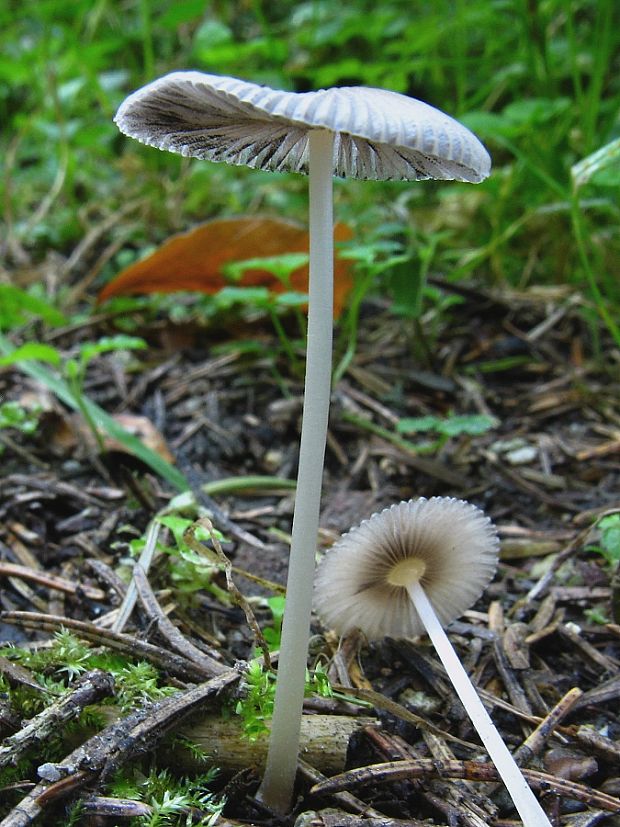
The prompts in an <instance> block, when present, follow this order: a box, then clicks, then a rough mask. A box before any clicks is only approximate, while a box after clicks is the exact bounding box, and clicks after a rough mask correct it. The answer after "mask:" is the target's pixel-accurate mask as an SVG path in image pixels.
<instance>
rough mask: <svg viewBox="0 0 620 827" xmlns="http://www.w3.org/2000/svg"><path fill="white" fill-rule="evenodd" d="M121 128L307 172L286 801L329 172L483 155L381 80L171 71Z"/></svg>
mask: <svg viewBox="0 0 620 827" xmlns="http://www.w3.org/2000/svg"><path fill="white" fill-rule="evenodd" d="M115 121H116V124H117V125H118V127H119V129H120V130H121V132H124V133H125V134H126V135H130V136H131V137H133V138H137V139H138V140H139V141H141V142H142V143H145V144H149V145H150V146H155V147H158V148H159V149H164V150H169V151H171V152H178V153H180V154H181V155H186V156H191V157H194V158H204V159H207V160H210V161H223V162H225V163H229V164H237V165H239V164H241V165H246V166H250V167H254V168H256V169H266V170H273V171H276V172H301V173H307V174H308V176H309V213H310V221H309V227H310V261H309V271H310V276H309V295H308V340H307V357H306V380H305V389H304V408H303V416H302V429H301V442H300V450H299V470H298V479H297V493H296V498H295V512H294V516H293V528H292V543H291V553H290V564H289V574H288V585H287V608H286V611H285V615H284V623H283V628H282V644H281V648H280V660H279V670H278V672H279V679H278V683H277V687H276V697H275V706H274V714H273V720H272V728H271V737H270V747H269V755H268V758H267V768H266V771H265V777H264V780H263V784H262V786H261V790H260V792H259V795H260V797H261V799H262V800H263V802H264V803H265V804H267V805H269V806H270V807H272V809H274V810H278V811H280V812H284V811H286V810H287V809H288V808H289V806H290V799H291V796H292V789H293V781H294V778H295V773H296V769H297V767H296V755H297V753H298V744H299V729H300V725H301V713H302V703H303V693H304V682H305V670H306V662H307V649H308V639H309V632H310V614H311V604H312V580H313V575H314V557H315V551H316V539H317V534H318V525H319V506H320V497H321V483H322V474H323V462H324V454H325V444H326V436H327V419H328V413H329V401H330V390H331V361H332V316H333V312H332V307H333V206H332V177H333V176H334V175H338V176H351V177H354V178H366V179H376V180H378V179H382V180H418V179H421V178H436V179H444V180H448V179H450V180H458V181H469V182H472V183H478V182H480V181H482V180H483V179H484V178H486V177H487V175H488V174H489V171H490V166H491V161H490V158H489V155H488V153H487V151H486V150H485V148H484V147H483V146H482V144H481V143H480V141H479V140H478V139H477V138H476V137H475V136H474V135H473V134H472V133H471V132H470V131H469V130H468V129H466V128H465V127H464V126H462V125H461V124H459V123H458V122H457V121H455V120H453V119H452V118H450V117H449V116H448V115H445V114H444V113H443V112H440V111H439V110H437V109H435V108H433V107H432V106H429V105H428V104H426V103H423V102H421V101H418V100H415V99H414V98H409V97H406V96H405V95H399V94H397V93H395V92H389V91H385V90H382V89H368V88H365V87H349V88H334V89H322V90H320V91H318V92H303V93H294V92H283V91H276V90H274V89H269V88H267V87H265V86H259V85H257V84H255V83H248V82H246V81H243V80H238V79H236V78H230V77H220V76H218V75H208V74H203V73H201V72H173V73H172V74H169V75H166V76H165V77H162V78H160V79H159V80H156V81H153V82H152V83H149V84H148V85H147V86H145V87H143V88H142V89H139V90H138V91H136V92H134V93H133V94H132V95H130V96H129V97H128V98H127V99H126V100H125V101H124V103H123V104H122V105H121V107H120V109H119V110H118V113H117V115H116V118H115Z"/></svg>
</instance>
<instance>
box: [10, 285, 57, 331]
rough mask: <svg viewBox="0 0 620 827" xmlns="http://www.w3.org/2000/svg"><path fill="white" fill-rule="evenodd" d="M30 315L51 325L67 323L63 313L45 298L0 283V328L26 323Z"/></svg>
mask: <svg viewBox="0 0 620 827" xmlns="http://www.w3.org/2000/svg"><path fill="white" fill-rule="evenodd" d="M28 316H37V317H38V318H40V319H43V321H44V322H47V323H48V324H50V325H53V326H58V325H62V324H66V321H67V320H66V318H65V317H64V316H63V314H62V313H61V312H60V311H59V310H56V308H55V307H52V305H51V304H48V303H47V302H46V301H43V299H40V298H37V297H36V296H31V295H30V293H26V292H25V291H24V290H20V289H19V287H14V286H13V285H12V284H0V330H11V329H13V328H15V327H17V326H18V325H21V324H24V322H26V321H27V319H28Z"/></svg>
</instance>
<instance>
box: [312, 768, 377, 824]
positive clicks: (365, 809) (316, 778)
mask: <svg viewBox="0 0 620 827" xmlns="http://www.w3.org/2000/svg"><path fill="white" fill-rule="evenodd" d="M298 768H299V772H300V774H301V775H302V776H303V777H304V778H305V779H306V781H308V782H310V783H311V784H313V785H316V784H322V783H323V782H325V781H327V780H328V779H327V777H326V776H324V775H323V773H321V772H319V771H318V770H317V769H316V767H313V766H311V765H310V764H308V763H307V762H306V761H304V760H303V758H300V759H299V762H298ZM333 798H334V800H335V801H336V802H337V803H338V804H339V805H340V806H341V807H342V808H343V809H345V810H349V812H352V813H359V814H360V815H364V816H368V817H369V818H381V819H385V816H384V815H383V813H381V812H379V810H375V809H374V808H373V807H369V806H368V804H366V802H365V801H361V799H359V798H356V797H355V796H354V795H352V794H351V793H348V792H341V793H334V795H333Z"/></svg>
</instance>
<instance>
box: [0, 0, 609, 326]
mask: <svg viewBox="0 0 620 827" xmlns="http://www.w3.org/2000/svg"><path fill="white" fill-rule="evenodd" d="M619 47H620V5H619V4H618V3H617V0H468V2H466V0H434V2H424V0H413V2H412V0H385V2H382V3H381V4H377V3H371V2H369V0H351V2H350V3H348V4H347V5H346V7H345V6H343V5H342V4H340V5H337V6H334V4H333V3H331V2H329V0H308V2H290V0H279V2H278V3H266V2H261V0H219V2H215V1H214V2H204V0H185V1H184V2H177V3H171V2H169V1H168V0H125V2H123V3H121V2H118V0H94V2H93V0H75V2H72V3H70V4H67V3H61V2H60V0H42V1H41V2H35V0H26V2H22V3H17V2H15V0H8V2H6V3H4V4H3V5H2V6H1V7H0V123H1V124H2V133H1V135H0V159H1V163H2V172H1V175H0V187H1V188H2V193H0V203H1V204H2V206H1V207H0V262H1V261H4V273H3V271H2V269H0V281H2V280H4V281H7V278H8V277H7V273H8V276H11V274H12V272H13V270H14V268H15V266H17V265H20V264H23V263H24V261H33V260H34V261H37V260H40V259H42V258H44V257H45V256H46V254H48V253H49V251H50V249H52V250H55V251H58V252H60V253H62V254H63V255H64V256H70V255H71V253H72V252H74V251H75V248H76V246H77V245H78V244H80V242H83V241H84V239H85V238H87V237H88V236H89V233H91V234H92V233H96V234H97V243H96V244H95V243H93V244H92V245H91V246H92V248H93V249H92V251H91V253H92V255H91V257H90V258H89V257H88V255H86V254H84V255H83V259H82V260H83V261H84V262H86V264H91V265H92V263H93V257H94V251H95V250H97V251H99V252H100V251H101V249H102V248H106V249H110V250H111V251H112V252H111V253H110V255H108V256H104V261H103V262H102V264H101V271H102V275H101V276H100V278H102V279H105V278H107V277H111V276H112V275H114V273H115V272H117V271H118V270H119V269H120V268H121V266H123V265H124V264H126V263H127V258H128V257H129V258H135V257H138V256H140V255H141V254H143V253H144V251H145V250H146V249H147V248H149V247H150V246H151V245H153V244H154V243H158V242H159V241H161V240H162V239H163V238H165V237H167V236H168V235H169V234H170V233H172V232H175V231H178V230H181V229H186V228H187V227H189V226H191V225H192V224H194V223H196V222H197V221H202V220H205V219H206V218H209V217H211V216H216V215H221V214H227V215H231V214H235V213H240V212H256V211H258V210H261V211H267V212H271V213H273V214H275V215H283V214H286V215H287V216H293V217H295V216H297V217H299V218H300V219H302V220H304V219H305V217H306V212H305V182H304V181H303V179H301V178H299V176H284V175H274V174H269V173H260V172H255V171H251V170H247V169H243V168H229V167H225V166H223V165H215V164H210V163H205V162H194V161H191V160H187V159H181V158H180V157H177V156H173V155H170V154H168V153H161V152H157V151H155V150H153V149H148V148H144V147H141V146H139V145H138V144H136V143H134V142H131V141H128V140H126V139H124V138H123V137H121V136H120V135H119V134H118V131H117V130H116V128H115V126H114V124H113V122H112V117H113V114H114V112H115V110H116V108H117V106H118V105H119V103H120V102H121V100H122V99H123V98H124V97H125V96H126V94H127V93H129V92H130V91H132V90H133V89H135V88H136V87H137V86H140V85H141V84H143V83H145V82H147V81H149V80H152V79H154V78H155V77H157V76H159V75H161V74H164V73H166V72H168V71H171V70H175V69H185V68H192V69H198V70H202V71H207V72H215V73H220V74H232V75H237V76H240V77H243V78H245V79H248V80H253V81H257V82H264V83H268V84H270V85H273V86H276V87H281V88H290V89H295V90H307V89H313V88H318V87H320V86H325V85H333V84H337V85H347V84H364V85H374V86H382V87H386V88H391V89H394V90H396V91H399V92H404V93H407V94H411V95H414V96H416V97H420V98H422V99H424V100H427V101H429V102H430V103H432V104H434V105H436V106H438V107H439V108H441V109H444V110H445V111H447V112H449V113H450V114H452V115H454V116H456V117H458V118H460V119H461V120H463V121H464V122H465V123H466V124H467V125H468V126H470V128H472V129H473V130H474V131H476V133H477V134H478V135H479V136H480V137H481V138H482V139H483V140H484V141H485V142H486V144H487V145H488V147H489V149H490V151H491V153H492V156H493V159H494V173H493V175H492V176H491V178H490V179H489V180H488V181H486V182H485V183H483V184H481V185H478V186H476V187H473V186H468V185H464V184H450V183H448V184H446V183H440V184H435V183H433V182H425V183H420V184H413V185H412V184H408V183H407V184H405V183H404V184H398V183H391V184H383V183H367V182H357V181H347V182H342V183H341V184H339V186H338V188H337V211H338V216H339V218H340V219H342V220H347V221H349V222H351V223H352V224H353V225H354V227H355V228H356V230H357V233H358V239H360V241H361V242H362V243H369V244H372V243H375V242H377V241H378V240H381V241H385V240H386V239H395V240H397V241H399V242H402V243H403V245H404V249H405V250H406V255H407V257H408V258H407V266H406V268H405V269H406V270H407V272H408V273H410V275H411V279H410V280H408V279H406V278H403V269H402V267H400V268H396V270H395V271H394V272H392V271H390V270H388V271H387V272H384V273H382V274H381V275H380V277H379V279H378V281H380V282H382V284H383V285H384V287H385V288H386V289H387V290H389V291H390V293H391V295H392V298H393V299H394V303H395V306H396V307H398V308H399V312H401V313H402V309H403V307H409V308H410V309H411V308H413V309H411V312H412V313H413V312H418V311H419V294H420V291H422V290H424V278H423V277H420V273H422V276H423V275H424V274H425V273H426V272H428V271H429V269H431V270H433V271H435V272H438V271H439V272H442V273H444V274H446V275H447V276H448V277H450V278H455V279H457V278H460V277H463V276H467V275H470V274H472V273H475V274H476V276H477V277H478V278H484V279H486V280H488V281H489V282H490V283H492V284H498V285H505V284H510V285H513V286H517V287H524V286H526V285H528V284H531V283H544V284H571V285H574V286H577V287H583V290H584V292H585V294H586V295H587V296H588V297H589V298H590V299H594V306H595V307H596V308H597V309H598V311H599V314H600V315H601V316H602V317H603V318H604V320H605V321H606V323H607V325H608V327H610V329H611V328H613V312H614V310H615V309H617V308H618V305H619V304H620V287H619V282H618V280H617V274H618V273H617V270H618V265H617V262H618V261H620V232H619V226H620V225H619V220H618V219H619V213H620V208H619V205H618V188H619V186H620V176H619V174H618V168H617V153H616V154H615V155H614V154H613V152H610V153H608V157H609V158H610V159H611V160H610V161H609V163H605V164H601V165H600V169H598V168H597V170H595V172H594V174H592V175H591V176H590V177H589V178H586V179H584V180H583V183H581V185H580V186H579V187H577V186H574V185H573V182H572V179H571V168H572V167H573V165H575V164H577V163H578V162H580V161H582V159H584V158H586V157H588V156H590V155H592V153H595V152H596V151H597V150H600V149H601V148H602V147H605V146H607V145H610V146H612V147H613V146H616V144H614V143H612V142H614V141H617V139H618V137H619V136H620V71H619V70H620V65H619V64H620V48H619ZM0 267H1V264H0ZM46 289H47V292H48V294H49V293H50V292H51V293H53V292H54V291H56V292H57V293H59V294H61V295H62V293H63V290H64V291H66V290H67V289H68V288H67V286H66V284H65V286H64V287H63V285H62V284H58V283H55V284H51V285H47V288H46ZM416 290H417V291H418V293H417V294H416V295H414V296H413V298H412V297H411V294H412V291H413V292H414V293H415V291H416ZM48 297H49V295H48ZM61 306H62V302H61ZM609 308H611V310H610V309H609ZM616 333H617V330H616Z"/></svg>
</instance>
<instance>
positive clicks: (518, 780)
mask: <svg viewBox="0 0 620 827" xmlns="http://www.w3.org/2000/svg"><path fill="white" fill-rule="evenodd" d="M407 591H408V592H409V596H410V597H411V600H412V601H413V605H414V606H415V608H416V611H417V613H418V615H419V616H420V620H421V621H422V623H423V624H424V626H425V628H426V631H427V632H428V636H429V637H430V639H431V641H432V643H433V646H434V647H435V650H436V652H437V654H438V655H439V659H440V660H441V662H442V663H443V665H444V668H445V670H446V672H447V673H448V677H449V678H450V680H451V681H452V684H453V686H454V688H455V689H456V692H457V694H458V696H459V698H460V700H461V703H462V704H463V706H464V707H465V710H466V712H467V714H468V715H469V717H470V719H471V722H472V724H473V725H474V727H475V728H476V731H477V732H478V735H479V736H480V740H481V741H482V743H483V744H484V746H485V747H486V750H487V752H488V753H489V756H490V758H491V760H492V761H493V763H494V764H495V767H496V769H497V772H498V773H499V775H500V777H501V779H502V781H503V782H504V784H505V785H506V789H507V790H508V792H509V793H510V797H511V798H512V801H513V803H514V805H515V807H516V810H517V812H518V813H519V815H520V816H521V820H522V821H523V824H524V827H551V824H550V822H549V819H548V818H547V816H546V815H545V812H544V810H543V809H542V807H541V806H540V804H539V803H538V800H537V799H536V797H535V796H534V793H533V792H532V790H531V789H530V787H529V785H528V783H527V781H526V780H525V778H524V777H523V775H522V773H521V770H520V769H519V767H518V766H517V765H516V763H515V760H514V758H513V757H512V755H511V753H510V751H509V750H508V747H507V746H506V744H505V743H504V741H503V740H502V737H501V736H500V734H499V732H498V731H497V729H496V728H495V724H494V723H493V721H492V720H491V718H490V717H489V713H488V712H487V711H486V709H485V708H484V706H483V705H482V701H481V700H480V697H479V696H478V693H477V692H476V690H475V689H474V687H473V685H472V683H471V681H470V679H469V675H468V674H467V672H466V671H465V669H464V668H463V664H462V663H461V661H460V660H459V657H458V655H457V654H456V652H455V651H454V649H453V647H452V644H451V643H450V641H449V640H448V637H447V635H446V633H445V631H444V629H443V626H442V625H441V623H440V622H439V620H438V619H437V615H436V614H435V610H434V609H433V607H432V605H431V603H430V601H429V599H428V597H427V596H426V592H425V591H424V589H423V588H422V586H421V585H420V584H419V583H418V582H415V583H413V584H411V585H408V586H407Z"/></svg>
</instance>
